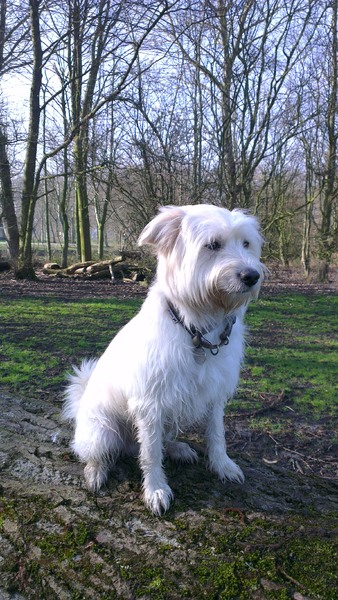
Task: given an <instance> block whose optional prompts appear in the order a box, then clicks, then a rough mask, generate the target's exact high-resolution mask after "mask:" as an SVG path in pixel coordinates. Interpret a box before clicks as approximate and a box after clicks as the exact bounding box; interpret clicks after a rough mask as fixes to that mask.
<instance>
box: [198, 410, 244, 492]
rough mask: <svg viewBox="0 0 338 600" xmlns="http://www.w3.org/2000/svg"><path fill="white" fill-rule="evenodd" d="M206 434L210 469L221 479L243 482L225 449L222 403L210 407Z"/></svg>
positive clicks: (238, 470)
mask: <svg viewBox="0 0 338 600" xmlns="http://www.w3.org/2000/svg"><path fill="white" fill-rule="evenodd" d="M206 436H207V444H208V457H209V466H210V469H211V470H212V471H214V473H216V474H217V475H218V477H219V478H220V479H221V480H222V481H225V480H226V479H229V480H230V481H237V482H238V483H243V481H244V475H243V473H242V470H241V469H240V468H239V466H238V465H236V463H235V462H234V461H233V460H231V458H229V456H228V454H227V451H226V441H225V431H224V405H223V403H222V404H221V403H215V404H214V406H213V407H212V408H211V410H210V413H209V417H208V421H207V429H206Z"/></svg>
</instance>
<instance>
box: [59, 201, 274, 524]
mask: <svg viewBox="0 0 338 600" xmlns="http://www.w3.org/2000/svg"><path fill="white" fill-rule="evenodd" d="M139 244H140V245H141V246H143V245H144V244H150V245H152V246H153V247H154V249H155V251H156V253H157V256H158V269H157V277H156V281H155V283H154V284H153V286H152V287H151V289H150V291H149V294H148V296H147V298H146V300H145V302H144V304H143V306H142V308H141V310H140V312H139V313H138V314H137V315H136V316H135V317H134V318H133V319H132V320H131V321H130V322H129V323H128V324H127V325H126V326H125V327H124V328H123V329H122V330H121V331H120V332H119V333H118V334H117V335H116V337H115V338H114V339H113V341H112V342H111V344H110V345H109V346H108V348H107V350H106V351H105V352H104V354H103V355H102V356H101V358H100V359H99V360H88V361H84V362H83V363H82V365H81V367H80V368H74V374H73V375H70V382H69V386H68V388H67V392H66V403H65V407H64V413H63V414H64V418H65V419H74V421H75V436H74V440H73V442H72V447H73V450H74V452H75V453H76V455H77V456H78V457H79V458H80V460H81V461H83V462H84V463H86V466H85V469H84V474H85V479H86V483H87V485H88V487H89V488H90V489H91V490H93V491H95V490H97V489H99V488H100V487H101V485H102V484H103V483H104V482H105V480H106V479H107V475H108V472H109V468H110V467H111V465H112V464H113V463H114V462H115V461H116V458H117V457H118V455H119V454H120V453H124V452H127V453H133V452H135V447H136V444H135V442H138V445H137V448H138V453H139V461H140V465H141V469H142V472H143V490H144V500H145V503H146V505H147V506H148V507H149V509H150V510H151V511H152V512H153V513H155V514H161V513H162V512H164V511H166V510H167V509H168V507H169V505H170V501H171V499H172V497H173V494H172V491H171V489H170V487H169V485H168V483H167V479H166V476H165V473H164V471H163V467H162V462H163V456H164V454H166V455H168V456H169V457H170V458H172V459H174V460H180V461H184V462H188V463H192V462H194V461H195V460H197V454H196V452H195V451H194V450H193V449H192V448H190V446H189V445H188V444H186V443H183V442H180V441H176V440H175V437H176V434H177V433H178V432H179V431H181V430H182V429H183V428H184V427H185V426H190V425H192V424H193V423H196V422H200V421H202V420H205V421H206V440H207V449H208V458H209V466H210V468H211V470H212V471H214V472H215V473H216V474H217V475H218V476H219V477H220V479H221V480H225V479H230V480H232V481H238V482H241V481H243V479H244V477H243V473H242V471H241V469H240V468H239V467H238V466H237V465H236V464H235V463H234V462H233V461H232V460H231V459H230V458H229V457H228V455H227V451H226V443H225V436H224V424H223V413H224V406H225V403H226V401H227V400H228V399H229V398H230V397H231V396H232V395H233V394H234V392H235V389H236V386H237V382H238V377H239V371H240V366H241V362H242V359H243V351H244V325H243V317H244V313H245V311H246V308H247V305H248V302H249V301H250V300H251V299H252V298H253V297H257V295H258V292H259V288H260V284H261V281H262V279H263V275H264V271H265V268H264V265H263V264H262V263H261V262H260V254H261V246H262V238H261V235H260V231H259V225H258V222H257V220H256V219H255V218H254V217H253V216H251V215H248V214H245V213H244V212H242V211H240V210H233V211H231V212H230V211H228V210H227V209H224V208H218V207H215V206H211V205H194V206H180V207H176V206H169V207H165V208H162V209H161V210H160V213H159V214H158V215H157V216H156V217H155V218H154V219H153V220H152V221H151V222H150V223H149V224H148V225H147V226H146V227H145V229H144V231H143V232H142V233H141V236H140V239H139ZM234 317H236V319H234ZM229 323H230V326H229ZM232 324H233V326H232V331H231V325H232ZM225 329H227V331H225V333H224V334H223V332H224V330H225ZM229 330H230V333H229ZM196 334H197V336H199V337H197V341H196ZM222 334H223V335H222ZM227 335H228V337H227ZM194 343H195V345H194ZM208 345H209V346H212V347H211V349H210V348H209V347H208ZM196 346H197V347H196Z"/></svg>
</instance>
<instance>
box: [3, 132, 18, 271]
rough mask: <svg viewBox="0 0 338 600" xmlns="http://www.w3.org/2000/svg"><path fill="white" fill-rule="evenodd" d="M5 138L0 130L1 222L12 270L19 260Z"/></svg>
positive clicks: (16, 226) (16, 228)
mask: <svg viewBox="0 0 338 600" xmlns="http://www.w3.org/2000/svg"><path fill="white" fill-rule="evenodd" d="M6 145H7V138H6V136H5V134H4V133H3V132H2V130H1V129H0V181H1V186H2V194H1V206H2V222H3V225H4V230H5V234H6V238H7V244H8V250H9V256H10V259H11V262H12V263H13V266H14V269H16V267H17V263H18V258H19V228H18V222H17V218H16V214H15V206H14V197H13V188H12V180H11V168H10V164H9V160H8V156H7V149H6Z"/></svg>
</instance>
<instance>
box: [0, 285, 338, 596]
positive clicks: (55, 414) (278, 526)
mask: <svg viewBox="0 0 338 600" xmlns="http://www.w3.org/2000/svg"><path fill="white" fill-rule="evenodd" d="M295 289H297V291H302V293H307V294H313V293H318V292H323V291H325V292H326V293H328V294H331V293H334V292H335V287H334V286H333V285H329V286H327V287H326V288H323V287H322V286H316V285H313V284H312V285H310V284H307V285H302V284H301V283H300V282H299V281H298V280H297V279H296V280H290V278H288V281H287V283H285V278H284V280H283V279H282V278H279V279H278V277H274V280H273V282H270V283H269V284H267V285H266V286H265V289H264V291H263V293H264V294H278V293H283V292H284V291H287V290H295ZM0 290H1V294H4V295H5V296H6V297H8V299H9V301H10V300H14V299H15V298H17V297H19V296H22V295H29V296H31V295H36V296H38V297H42V296H46V297H48V296H53V297H57V298H60V300H65V301H66V300H69V299H74V300H75V299H77V298H84V297H101V298H102V297H111V295H114V296H118V297H135V296H138V297H142V296H144V294H145V291H144V289H142V287H140V286H139V285H137V284H123V283H117V284H115V285H112V284H111V282H109V281H102V282H96V283H94V284H93V282H90V281H78V280H70V281H68V280H67V281H64V280H61V279H53V278H50V277H49V278H47V277H43V276H42V275H41V274H40V277H39V280H38V281H37V282H34V283H26V282H15V281H14V280H13V279H12V277H11V276H10V274H7V275H6V276H3V277H2V278H1V281H0ZM0 390H1V388H0ZM271 402H272V403H273V406H270V405H271ZM279 402H282V398H278V397H276V398H271V397H270V398H269V399H267V404H266V407H263V410H268V411H269V410H273V411H278V403H279ZM269 403H270V405H269ZM60 408H61V399H60V398H53V399H52V400H51V401H50V402H47V401H45V400H44V401H43V403H42V402H41V401H40V402H39V397H38V394H37V396H36V397H35V398H20V397H12V396H9V395H8V394H4V393H1V392H0V526H1V527H0V600H2V599H6V600H7V599H9V598H13V599H16V600H21V599H26V600H29V599H33V598H34V599H35V598H36V599H44V598H46V599H48V600H50V599H54V598H55V599H61V600H63V599H68V598H69V599H77V598H79V599H80V598H83V599H87V598H93V599H94V598H95V599H105V598H107V599H113V598H122V599H133V598H144V599H147V598H154V599H157V598H159V599H160V598H164V599H166V598H168V599H171V598H172V599H179V598H185V597H187V598H194V599H199V598H207V599H213V598H215V599H216V598H224V599H226V598H228V599H232V598H234V599H235V598H242V599H243V600H245V599H249V598H257V599H260V598H261V599H265V598H266V599H268V598H280V599H281V600H282V599H284V598H294V599H295V600H301V599H302V598H303V599H304V598H323V600H329V599H330V598H332V600H333V598H334V597H335V596H334V592H333V590H334V583H333V577H334V573H333V570H334V567H336V564H335V563H336V561H335V560H333V559H332V552H333V542H334V539H335V527H336V525H337V518H336V517H337V487H336V480H335V474H336V467H337V464H336V462H335V456H334V451H333V447H332V443H331V439H330V431H332V428H331V427H330V428H327V427H326V426H325V423H324V422H321V423H316V424H313V426H312V427H309V424H306V425H305V424H302V423H300V422H299V423H294V427H298V428H299V427H307V431H305V433H306V435H304V436H301V437H302V438H303V442H300V441H299V439H298V442H296V441H295V437H294V436H293V435H292V432H290V431H288V432H285V434H283V435H282V436H280V437H278V439H276V438H275V437H274V436H272V435H270V434H269V433H268V432H266V433H264V432H260V433H256V434H255V433H253V432H252V431H251V430H249V428H248V425H247V419H248V418H249V417H250V415H246V414H240V415H238V414H237V415H236V414H232V413H231V410H230V411H229V412H230V414H229V415H228V418H227V437H228V445H229V454H230V456H232V457H233V458H235V460H236V461H237V462H238V463H239V464H240V466H241V467H242V469H243V471H244V473H245V475H246V481H245V483H244V484H243V485H241V486H240V485H237V484H231V483H227V484H226V485H223V484H221V483H220V482H219V481H218V480H217V478H216V477H214V476H213V475H212V474H211V473H210V472H208V471H207V470H206V465H205V457H204V442H203V436H202V432H201V431H199V430H198V431H191V432H190V433H188V435H187V438H188V440H189V441H190V442H191V444H192V445H193V446H194V448H195V449H196V450H197V452H198V454H199V462H198V464H197V465H195V466H193V467H188V466H177V465H175V464H173V463H170V462H169V461H168V462H167V463H166V471H167V474H168V477H169V481H170V485H171V486H172V488H173V491H174V494H175V503H174V505H173V507H172V509H170V511H169V512H168V513H167V514H166V515H165V516H164V517H162V518H156V517H154V516H152V515H150V514H149V513H148V512H147V510H146V509H145V507H144V505H143V503H142V499H141V486H140V472H139V469H138V466H137V463H136V461H135V460H133V459H121V460H120V461H119V462H118V465H117V467H116V469H115V470H114V472H113V473H112V475H111V478H110V480H109V483H108V486H107V488H105V489H104V490H103V491H101V492H100V493H99V494H98V495H97V496H93V495H91V494H90V493H88V492H87V490H86V489H85V487H84V482H83V477H82V466H81V465H80V464H79V463H78V462H77V461H76V460H74V457H73V456H72V454H71V453H70V451H69V439H70V435H71V432H70V430H69V428H68V426H67V425H64V424H61V423H60V420H59V414H60ZM277 415H278V412H277ZM298 437H299V436H298ZM316 553H317V555H316ZM329 560H331V561H332V565H333V568H330V569H329V570H328V573H327V572H326V574H325V577H326V581H327V584H326V585H327V587H326V588H325V582H324V583H323V581H322V580H321V573H320V571H321V568H322V567H323V566H324V564H325V561H329ZM300 565H303V566H302V568H300ZM307 565H310V566H311V569H310V568H307ZM331 576H332V579H331ZM316 577H318V581H316ZM325 589H326V591H325Z"/></svg>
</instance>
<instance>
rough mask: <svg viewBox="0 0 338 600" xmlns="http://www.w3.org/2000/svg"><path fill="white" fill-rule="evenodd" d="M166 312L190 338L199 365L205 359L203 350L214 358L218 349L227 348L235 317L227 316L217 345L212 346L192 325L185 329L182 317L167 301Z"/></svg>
mask: <svg viewBox="0 0 338 600" xmlns="http://www.w3.org/2000/svg"><path fill="white" fill-rule="evenodd" d="M168 312H169V314H170V316H171V318H172V320H173V321H174V323H179V324H180V325H182V327H184V329H185V330H186V331H187V332H188V333H189V335H190V336H191V341H192V343H193V346H194V351H195V358H196V361H197V362H200V363H202V362H204V361H205V359H206V354H205V350H210V352H211V354H212V355H213V356H216V355H217V354H218V353H219V351H220V348H221V347H222V346H227V344H228V343H229V337H230V335H231V331H232V328H233V326H234V324H235V323H236V316H235V315H228V316H227V317H226V318H225V327H224V329H223V331H222V333H221V334H220V336H219V342H218V344H212V343H211V342H209V340H207V339H206V338H205V337H204V335H203V333H202V332H201V331H200V330H199V329H197V327H195V326H194V325H192V326H191V327H187V326H186V325H185V324H184V322H183V319H182V317H180V315H179V313H178V312H177V310H176V309H175V307H174V306H173V304H172V303H171V302H169V301H168Z"/></svg>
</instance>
